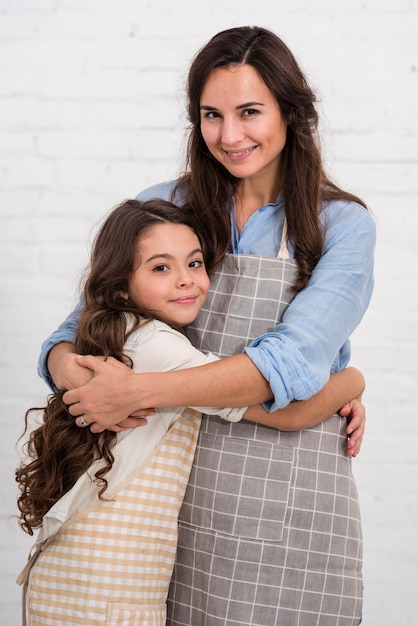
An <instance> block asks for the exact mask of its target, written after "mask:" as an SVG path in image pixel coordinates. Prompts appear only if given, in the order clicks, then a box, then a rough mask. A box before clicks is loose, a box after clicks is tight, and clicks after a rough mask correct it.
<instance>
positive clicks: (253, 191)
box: [235, 179, 280, 231]
mask: <svg viewBox="0 0 418 626" xmlns="http://www.w3.org/2000/svg"><path fill="white" fill-rule="evenodd" d="M279 193H280V183H279V181H277V183H276V184H275V185H272V186H271V187H270V188H268V187H267V188H266V187H265V186H264V185H262V184H259V185H257V184H254V183H253V182H252V181H250V180H248V179H243V180H241V181H240V183H239V185H238V187H237V190H236V192H235V207H236V211H235V221H236V225H237V227H238V230H240V231H241V229H242V228H243V226H244V224H245V223H246V222H247V220H248V219H249V218H250V217H251V215H252V214H253V213H255V212H256V211H257V210H258V209H259V208H260V207H262V206H265V205H266V204H269V203H273V202H276V201H277V198H278V196H279Z"/></svg>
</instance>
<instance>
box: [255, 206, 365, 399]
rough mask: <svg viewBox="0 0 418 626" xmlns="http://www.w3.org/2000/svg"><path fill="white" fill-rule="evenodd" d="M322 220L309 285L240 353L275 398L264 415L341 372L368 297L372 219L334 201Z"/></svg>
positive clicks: (313, 390) (360, 209) (305, 395)
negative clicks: (320, 248) (319, 245)
mask: <svg viewBox="0 0 418 626" xmlns="http://www.w3.org/2000/svg"><path fill="white" fill-rule="evenodd" d="M323 218H324V220H325V221H326V223H325V226H326V237H325V247H324V254H323V255H322V257H321V259H320V261H319V262H318V264H317V265H316V267H315V269H314V271H313V273H312V276H311V278H310V281H309V284H308V285H307V287H306V288H305V289H303V290H302V291H301V292H299V293H298V294H297V295H296V296H295V298H294V300H293V301H292V302H291V303H290V305H289V306H288V308H287V310H286V312H285V314H284V316H283V319H282V322H281V323H280V324H278V325H277V326H276V328H275V330H274V332H271V333H267V334H265V335H262V336H261V337H258V338H257V339H256V340H255V341H253V342H252V343H251V344H250V345H249V346H248V348H246V349H245V353H246V354H247V355H248V356H249V357H250V359H251V360H252V361H253V362H254V364H255V365H256V367H257V368H258V369H259V370H260V372H261V373H262V374H263V376H264V377H265V378H266V379H267V380H268V382H269V384H270V387H271V389H272V392H273V394H274V401H272V402H271V403H270V404H269V405H268V406H267V407H266V408H268V409H269V410H274V409H276V408H282V407H284V406H286V405H287V404H289V402H291V401H292V400H304V399H307V398H309V397H311V396H312V395H313V394H315V393H316V392H318V391H319V390H320V389H321V388H322V387H323V386H324V384H325V383H326V382H327V380H328V378H329V375H330V372H331V371H338V370H341V369H343V368H344V367H346V365H347V364H348V361H349V358H350V345H349V337H350V335H351V334H352V332H353V331H354V329H355V328H356V327H357V325H358V324H359V322H360V321H361V319H362V318H363V316H364V313H365V311H366V309H367V307H368V305H369V302H370V298H371V295H372V291H373V256H374V247H375V239H376V228H375V223H374V220H373V218H372V216H371V214H370V213H369V212H368V211H366V210H365V209H364V208H363V207H361V206H359V205H357V204H355V203H347V202H333V203H331V204H330V205H329V206H328V207H327V208H326V210H325V211H324V214H323Z"/></svg>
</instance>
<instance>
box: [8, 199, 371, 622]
mask: <svg viewBox="0 0 418 626" xmlns="http://www.w3.org/2000/svg"><path fill="white" fill-rule="evenodd" d="M205 260H206V261H207V266H208V269H210V268H211V265H212V258H211V254H210V253H209V251H208V250H206V249H205V246H204V242H203V241H201V240H199V238H198V236H197V234H196V232H195V231H194V230H193V222H192V221H191V218H190V217H186V214H185V213H184V212H182V211H181V210H180V209H178V208H176V207H175V206H174V205H172V204H171V203H169V202H165V201H162V200H158V201H152V200H151V201H148V202H144V203H141V202H139V201H135V200H128V201H126V202H124V203H123V204H121V205H120V206H119V207H117V208H116V209H115V210H114V211H113V212H112V213H111V214H110V215H109V216H108V218H107V219H106V221H105V222H104V224H103V226H102V228H101V229H100V232H99V234H98V236H97V238H96V241H95V244H94V248H93V252H92V257H91V266H90V271H89V275H88V277H87V280H86V282H85V286H84V303H85V304H84V309H83V311H82V313H81V316H80V319H79V323H78V333H77V341H76V348H77V351H78V352H80V353H82V354H86V353H90V354H93V355H101V356H104V357H108V356H113V357H115V358H116V359H118V360H119V361H121V362H122V363H125V364H126V363H127V364H128V365H130V366H131V367H132V368H133V371H143V372H145V371H168V370H173V369H181V368H185V367H192V366H196V365H202V364H205V363H209V362H212V361H214V360H216V357H215V356H214V355H212V354H207V355H204V354H202V353H201V352H199V351H198V350H196V349H195V348H193V346H192V345H191V343H190V341H189V340H188V339H187V337H186V336H185V334H184V331H183V328H184V327H185V326H187V325H188V324H190V323H191V322H192V321H193V320H194V319H195V318H196V316H197V314H198V312H199V310H200V308H201V306H202V304H203V302H204V301H205V298H206V295H207V292H208V289H209V278H208V274H207V271H206V267H205ZM363 386H364V383H363V379H362V376H361V375H360V374H359V373H358V372H357V371H356V370H354V369H353V368H349V369H347V370H346V371H345V372H342V373H340V374H336V375H334V376H333V377H332V379H331V382H330V383H329V385H328V386H326V387H325V388H324V390H323V391H322V392H321V393H320V394H318V395H317V396H315V397H314V398H313V399H312V400H310V401H307V402H302V403H296V404H293V405H291V406H290V407H288V408H287V409H284V410H282V411H276V412H275V413H270V414H269V413H267V412H266V411H265V410H264V409H263V408H262V407H261V406H258V407H251V408H249V409H248V410H247V411H246V409H243V408H242V409H221V408H210V407H200V408H199V412H197V410H193V409H186V408H184V407H182V408H166V409H162V410H159V409H158V410H157V411H156V414H155V415H153V416H150V417H149V418H148V423H147V424H146V425H145V426H143V427H141V428H132V429H129V430H127V429H125V430H124V429H119V432H117V433H115V432H110V431H105V432H103V433H99V434H97V433H93V432H91V431H90V429H89V428H79V427H78V426H77V425H76V424H75V419H74V417H72V416H71V414H70V413H69V411H68V410H67V406H66V405H65V404H64V403H63V400H62V394H60V393H57V394H54V395H52V396H51V397H50V398H49V401H48V405H47V407H45V409H44V411H43V423H42V425H41V426H39V427H38V428H37V429H36V430H34V431H33V432H32V433H31V434H30V437H29V441H28V444H27V452H28V460H27V462H26V463H23V464H22V465H21V467H20V468H18V470H17V471H16V479H17V482H18V483H19V487H20V491H21V494H20V497H19V499H18V505H19V509H20V513H21V519H20V523H21V526H22V528H23V529H24V530H25V531H26V532H28V533H29V534H33V529H35V528H39V527H40V528H41V530H40V533H39V537H38V540H37V542H36V545H35V548H34V551H33V554H32V556H31V558H30V560H29V562H28V565H27V567H26V568H25V570H24V571H23V572H22V574H21V576H20V579H19V582H20V583H25V590H26V588H27V593H26V594H25V603H24V614H25V616H24V620H25V619H26V618H27V621H28V624H29V625H30V626H41V625H42V626H45V624H50V625H56V626H58V625H59V626H67V625H70V624H76V625H77V626H82V625H86V626H87V625H88V626H95V625H99V624H100V625H102V624H109V625H110V624H111V625H122V624H130V625H132V626H133V625H134V624H141V625H142V624H150V625H151V624H152V625H161V626H162V625H163V624H165V622H166V597H167V593H168V586H169V583H170V579H171V574H172V569H173V563H174V557H175V552H176V544H177V519H178V513H179V509H180V506H181V504H182V501H183V496H184V491H185V488H186V485H187V481H188V478H189V472H190V468H191V464H192V461H193V456H194V451H195V445H196V440H197V435H198V430H199V426H200V420H201V414H200V411H204V412H205V413H206V414H216V415H220V416H221V417H222V418H223V419H225V420H229V421H238V420H240V419H241V417H242V416H243V414H244V416H245V419H247V420H251V421H257V422H261V423H264V424H267V425H271V426H275V427H279V428H283V429H285V430H297V429H299V428H305V427H309V426H313V425H315V424H317V423H318V422H320V421H321V420H323V419H325V417H326V416H328V415H330V414H331V413H333V412H334V411H336V410H337V409H338V408H339V407H340V406H342V405H343V404H344V403H345V402H348V400H349V399H350V398H352V397H354V396H356V395H359V394H360V393H361V392H362V391H363ZM331 397H332V399H329V398H331ZM245 411H246V412H245ZM28 413H29V412H28ZM82 424H83V425H84V426H87V425H88V424H87V422H86V421H85V420H84V421H83V423H82ZM27 428H28V414H27V415H26V429H27ZM363 428H364V421H363V420H362V418H361V416H359V415H354V416H353V418H352V420H351V422H350V424H349V426H348V429H347V433H348V434H350V435H351V440H350V444H349V445H350V448H349V454H350V455H355V454H356V453H357V452H358V450H359V447H360V443H361V437H362V433H363ZM354 430H356V432H355V434H353V433H354ZM237 462H239V461H237ZM249 518H250V516H249ZM249 523H251V520H250V519H249Z"/></svg>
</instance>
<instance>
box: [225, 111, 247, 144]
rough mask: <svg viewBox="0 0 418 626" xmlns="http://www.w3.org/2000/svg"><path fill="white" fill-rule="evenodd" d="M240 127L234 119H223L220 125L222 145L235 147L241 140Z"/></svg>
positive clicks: (238, 122)
mask: <svg viewBox="0 0 418 626" xmlns="http://www.w3.org/2000/svg"><path fill="white" fill-rule="evenodd" d="M242 134H243V133H242V127H241V123H240V121H239V120H237V119H236V118H235V117H230V118H225V119H224V121H223V124H222V143H223V144H225V145H228V146H233V145H236V144H237V143H238V142H239V141H241V139H242Z"/></svg>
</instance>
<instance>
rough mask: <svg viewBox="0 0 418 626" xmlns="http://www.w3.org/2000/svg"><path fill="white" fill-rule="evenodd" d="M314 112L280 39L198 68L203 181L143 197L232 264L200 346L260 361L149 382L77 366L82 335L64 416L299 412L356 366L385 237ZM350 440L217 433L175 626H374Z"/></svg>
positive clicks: (197, 499) (233, 49)
mask: <svg viewBox="0 0 418 626" xmlns="http://www.w3.org/2000/svg"><path fill="white" fill-rule="evenodd" d="M314 104H315V96H314V94H313V92H312V90H311V89H310V87H309V85H308V84H307V81H306V78H305V77H304V75H303V73H302V72H301V70H300V68H299V67H298V64H297V62H296V60H295V59H294V57H293V55H292V54H291V52H290V51H289V49H288V48H287V47H286V46H285V45H284V44H283V42H282V41H281V40H280V39H279V38H278V37H276V36H275V35H274V34H273V33H271V32H270V31H267V30H265V29H262V28H257V27H241V28H234V29H231V30H228V31H224V32H221V33H219V34H218V35H216V36H215V37H213V38H212V39H211V40H210V41H209V42H208V43H207V44H206V45H205V46H204V47H203V48H202V50H201V51H200V52H199V53H198V54H197V56H196V58H195V59H194V61H193V63H192V66H191V69H190V72H189V79H188V112H189V118H190V122H191V130H190V138H189V144H188V162H187V165H188V167H187V171H186V173H185V174H184V175H183V176H182V177H181V178H180V179H179V181H177V182H174V183H166V184H163V185H157V186H156V187H154V188H152V189H150V190H147V191H145V192H143V193H142V194H140V195H139V197H140V199H147V198H152V197H161V198H172V199H173V200H174V201H175V202H176V203H177V204H183V205H184V206H185V207H186V208H187V209H189V210H190V211H192V212H193V213H194V214H195V215H196V218H197V219H198V220H199V223H200V224H201V225H202V228H203V229H204V231H203V233H204V234H203V237H204V239H205V240H207V241H208V242H209V243H210V246H211V247H212V248H213V250H214V251H215V253H216V256H217V259H221V258H222V255H223V254H224V253H225V252H227V251H230V252H232V253H233V254H229V255H227V256H226V257H225V259H224V260H223V261H222V263H221V265H220V266H219V270H218V272H217V274H216V275H215V276H214V278H213V280H212V289H211V292H210V295H209V298H208V300H207V303H206V304H205V307H204V309H202V312H201V314H200V315H199V317H198V319H197V322H195V323H194V325H193V331H194V339H195V338H196V337H198V339H199V343H198V346H199V347H201V348H203V349H211V350H212V351H213V352H215V353H217V354H218V355H220V356H226V355H228V354H234V353H235V352H237V351H239V350H244V352H243V353H241V354H238V355H235V356H231V357H229V358H225V359H222V360H221V361H219V362H218V363H215V364H210V365H205V366H202V367H199V368H194V369H189V370H183V371H182V372H170V373H166V374H146V375H137V374H134V373H132V372H130V371H128V370H125V369H122V368H121V367H120V366H117V365H116V364H115V363H114V362H112V361H111V360H108V361H107V362H106V363H105V364H103V363H97V362H96V361H95V360H94V359H93V358H92V357H81V358H80V357H77V356H76V355H75V354H74V349H73V348H72V346H71V345H70V343H69V342H71V341H72V339H73V334H72V332H71V323H74V318H70V320H69V321H67V323H65V324H64V325H63V327H62V328H61V329H60V330H59V331H58V332H57V333H56V334H55V335H53V336H52V338H50V340H48V341H47V342H46V343H45V345H44V351H43V358H42V359H41V364H42V367H43V372H44V375H46V368H45V359H46V356H47V355H49V356H48V366H49V370H50V372H51V374H52V379H53V380H54V381H55V383H56V384H57V385H58V386H59V387H61V388H63V389H72V391H69V392H67V393H66V394H65V395H64V400H65V401H66V402H68V404H70V405H71V407H70V412H71V413H72V415H74V416H78V417H77V423H78V424H79V425H80V424H81V420H82V419H85V420H86V419H87V422H88V423H89V424H90V428H91V430H93V431H96V432H100V431H102V430H104V429H105V428H109V427H112V425H114V424H119V425H121V426H126V425H129V424H130V423H131V421H130V420H129V419H128V420H127V421H126V420H125V421H124V418H126V417H127V416H129V415H132V414H133V413H135V411H136V409H145V408H146V407H152V406H169V405H173V404H174V405H175V404H179V405H190V404H191V405H193V406H200V405H209V404H213V403H214V398H216V402H215V403H216V404H218V403H219V404H220V405H221V406H237V405H252V404H256V403H258V402H267V403H268V406H269V408H270V409H274V408H278V407H283V406H286V405H287V404H288V403H289V402H290V401H292V400H304V399H306V398H309V397H311V396H312V395H313V394H315V393H316V392H317V391H318V390H319V389H321V387H322V386H323V385H324V383H325V382H326V380H327V379H328V377H329V373H330V371H338V370H341V369H343V368H344V367H345V366H346V365H347V363H348V360H349V357H350V347H349V336H350V334H351V333H352V332H353V330H354V328H355V327H356V326H357V325H358V323H359V322H360V320H361V318H362V316H363V315H364V312H365V311H366V309H367V306H368V303H369V300H370V296H371V292H372V286H373V277H372V271H373V249H374V243H375V227H374V223H373V220H372V218H371V216H370V213H369V212H368V211H367V209H366V208H365V206H364V205H363V203H362V202H361V201H360V200H359V199H358V198H356V197H355V196H353V195H351V194H349V193H347V192H345V191H343V190H341V189H339V188H338V187H337V185H335V184H334V183H333V182H332V181H331V180H330V179H329V178H328V177H327V176H326V174H325V172H324V168H323V165H322V161H321V154H320V149H319V141H318V138H317V136H316V129H317V123H318V116H317V112H316V110H315V106H314ZM251 340H252V341H251ZM58 342H61V343H60V344H59V345H57V346H56V347H55V348H54V349H52V350H51V348H52V346H54V345H55V344H56V343H58ZM246 346H247V347H246ZM80 365H81V366H84V367H85V372H83V373H80V372H81V368H80ZM88 368H90V370H91V371H90V370H89V369H88ZM91 372H94V377H93V379H92V380H91V382H89V383H88V384H86V385H84V386H83V387H81V388H80V385H81V384H82V383H83V382H87V381H88V380H89V379H90V376H91ZM75 387H78V388H77V389H74V388H75ZM83 415H84V418H83V417H81V416H83ZM130 419H132V418H130ZM121 426H119V427H121ZM343 430H344V429H342V427H341V420H339V419H338V417H336V416H332V417H330V419H328V420H327V421H326V422H324V423H323V424H322V425H319V426H317V427H315V428H312V429H308V430H302V431H300V432H297V433H294V432H293V433H284V432H280V431H275V430H272V429H268V428H267V429H266V428H264V427H262V426H260V425H250V424H248V423H246V422H241V423H239V424H234V425H225V424H224V423H221V421H220V420H219V421H218V422H217V421H216V419H211V420H210V421H209V420H207V419H205V418H204V420H203V422H202V429H201V433H200V438H199V442H198V448H197V454H196V457H195V462H194V466H193V468H192V473H191V478H190V482H189V486H188V489H187V491H186V497H185V502H184V505H183V508H182V511H181V515H180V520H181V522H180V537H179V548H178V554H177V563H176V567H175V571H174V576H173V582H172V588H171V596H170V597H171V600H170V608H169V619H168V622H169V623H170V624H190V625H196V624H208V625H210V626H215V625H216V626H218V625H221V624H236V623H239V624H241V625H244V624H266V625H271V624H285V625H286V626H292V625H296V624H297V625H299V626H300V625H302V624H306V625H309V626H311V624H312V623H313V622H314V623H318V624H321V626H324V625H327V624H330V625H332V626H336V625H338V626H342V625H344V626H348V625H352V624H358V623H359V620H360V617H361V605H362V574H361V566H362V545H361V523H360V513H359V507H358V501H357V492H356V487H355V483H354V480H353V477H352V472H351V465H350V462H349V459H347V458H346V456H345V455H344V454H343V446H342V445H341V444H342V441H343V438H342V437H344V432H343ZM268 494H269V495H268ZM270 496H271V497H270Z"/></svg>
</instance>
